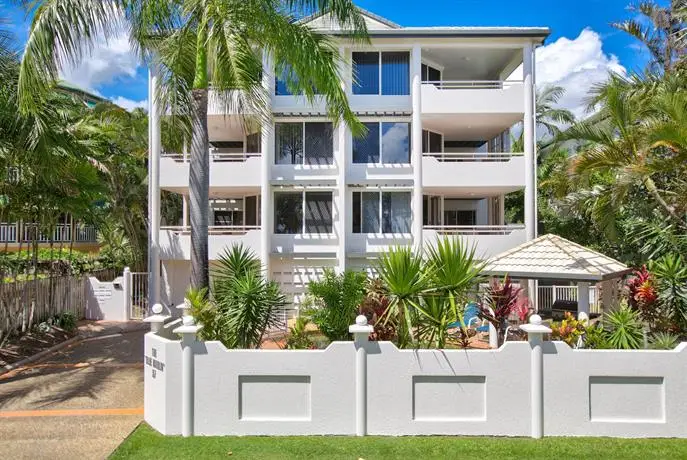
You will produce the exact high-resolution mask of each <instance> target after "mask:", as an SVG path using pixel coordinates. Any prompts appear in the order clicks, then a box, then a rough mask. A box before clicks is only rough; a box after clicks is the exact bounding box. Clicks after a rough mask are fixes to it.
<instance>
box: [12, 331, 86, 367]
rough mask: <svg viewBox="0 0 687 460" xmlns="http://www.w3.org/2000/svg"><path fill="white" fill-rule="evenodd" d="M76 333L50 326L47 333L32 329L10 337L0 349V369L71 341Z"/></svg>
mask: <svg viewBox="0 0 687 460" xmlns="http://www.w3.org/2000/svg"><path fill="white" fill-rule="evenodd" d="M77 332H78V331H76V330H75V331H74V332H67V331H65V330H63V329H60V328H58V327H54V326H52V327H51V328H50V330H49V331H47V332H42V331H39V330H37V329H34V330H32V331H31V332H28V333H26V334H23V335H18V336H14V337H11V338H10V339H9V340H8V341H7V342H6V343H5V344H4V345H3V348H0V367H4V366H6V365H8V364H13V363H16V362H17V361H21V360H22V359H24V358H28V357H30V356H33V355H35V354H36V353H40V352H41V351H43V350H47V349H48V348H50V347H53V346H55V345H57V344H58V343H61V342H64V341H65V340H69V339H71V338H72V337H74V336H75V335H76V334H77Z"/></svg>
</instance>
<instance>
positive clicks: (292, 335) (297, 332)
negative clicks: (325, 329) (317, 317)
mask: <svg viewBox="0 0 687 460" xmlns="http://www.w3.org/2000/svg"><path fill="white" fill-rule="evenodd" d="M308 324H310V318H308V317H307V316H303V315H302V316H299V317H298V318H296V322H295V323H294V325H293V326H292V327H290V328H289V335H288V337H287V338H286V348H287V349H288V350H312V349H315V348H317V347H316V346H315V343H314V342H313V341H312V339H311V338H310V334H309V333H308V330H307V328H308Z"/></svg>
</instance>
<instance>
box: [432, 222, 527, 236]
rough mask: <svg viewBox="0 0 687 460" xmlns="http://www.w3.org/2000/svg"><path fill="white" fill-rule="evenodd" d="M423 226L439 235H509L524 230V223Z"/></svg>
mask: <svg viewBox="0 0 687 460" xmlns="http://www.w3.org/2000/svg"><path fill="white" fill-rule="evenodd" d="M423 228H424V229H425V230H434V231H435V232H437V234H439V235H510V234H511V233H512V232H514V231H516V230H524V228H525V225H521V224H513V225H425V226H424V227H423Z"/></svg>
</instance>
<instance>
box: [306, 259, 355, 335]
mask: <svg viewBox="0 0 687 460" xmlns="http://www.w3.org/2000/svg"><path fill="white" fill-rule="evenodd" d="M366 283H367V274H366V273H364V272H355V271H350V270H346V271H345V272H343V273H340V274H338V275H337V274H336V273H335V272H334V270H331V269H327V270H325V272H324V275H323V277H322V279H321V280H319V281H313V282H311V283H309V284H308V293H309V294H310V296H311V298H312V299H313V301H314V304H313V307H314V308H312V309H311V310H310V312H309V315H310V318H311V320H312V322H313V323H315V324H316V325H317V328H318V329H319V330H320V332H322V333H323V334H324V335H325V336H326V337H327V338H328V339H329V340H330V341H332V342H333V341H335V340H348V339H349V333H348V327H349V326H350V325H351V324H353V323H354V322H355V317H356V315H357V314H358V307H359V306H360V304H361V303H362V302H363V300H364V298H365V284H366Z"/></svg>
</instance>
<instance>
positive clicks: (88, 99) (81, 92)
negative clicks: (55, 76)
mask: <svg viewBox="0 0 687 460" xmlns="http://www.w3.org/2000/svg"><path fill="white" fill-rule="evenodd" d="M57 89H58V90H61V91H63V92H65V93H68V94H71V95H74V96H76V97H78V98H80V99H82V100H83V101H84V103H85V104H86V105H88V106H89V107H92V106H94V105H95V104H97V103H99V102H110V101H108V100H107V99H105V98H103V97H101V96H98V95H96V94H93V93H91V92H88V91H86V90H85V89H83V88H79V87H78V86H76V85H73V84H71V83H68V82H66V81H64V80H62V81H60V82H59V83H58V84H57Z"/></svg>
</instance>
